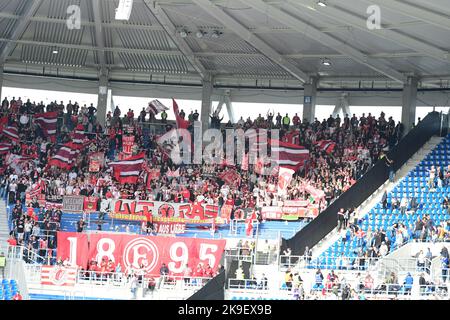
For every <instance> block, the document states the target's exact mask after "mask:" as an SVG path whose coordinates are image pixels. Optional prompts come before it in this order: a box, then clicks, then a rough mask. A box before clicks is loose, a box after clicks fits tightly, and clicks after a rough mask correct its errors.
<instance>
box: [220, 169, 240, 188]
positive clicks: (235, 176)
mask: <svg viewBox="0 0 450 320" xmlns="http://www.w3.org/2000/svg"><path fill="white" fill-rule="evenodd" d="M219 178H220V179H222V180H223V181H224V182H225V183H226V184H228V185H230V186H235V187H238V186H239V184H240V183H241V176H240V174H239V173H237V171H236V170H234V169H233V170H227V171H224V172H222V173H220V174H219Z"/></svg>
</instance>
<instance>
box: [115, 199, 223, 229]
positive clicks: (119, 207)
mask: <svg viewBox="0 0 450 320" xmlns="http://www.w3.org/2000/svg"><path fill="white" fill-rule="evenodd" d="M218 210H219V208H218V206H216V205H208V204H197V203H170V202H160V201H148V200H139V201H136V200H122V199H120V200H114V201H113V203H112V210H111V212H110V213H109V216H110V217H111V218H113V219H119V220H133V221H149V220H153V222H179V223H211V219H216V223H219V224H220V223H224V220H226V219H229V218H230V217H229V214H231V212H228V211H222V212H221V215H220V217H219V215H218Z"/></svg>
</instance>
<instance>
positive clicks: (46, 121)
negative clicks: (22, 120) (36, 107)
mask: <svg viewBox="0 0 450 320" xmlns="http://www.w3.org/2000/svg"><path fill="white" fill-rule="evenodd" d="M57 122H58V112H56V111H54V112H46V113H38V114H35V115H34V123H36V124H37V125H39V126H40V127H41V129H42V131H43V132H44V136H46V137H50V139H51V140H52V141H53V142H54V141H56V127H57Z"/></svg>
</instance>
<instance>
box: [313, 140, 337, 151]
mask: <svg viewBox="0 0 450 320" xmlns="http://www.w3.org/2000/svg"><path fill="white" fill-rule="evenodd" d="M316 145H317V146H318V147H319V148H320V150H322V151H325V152H326V153H328V154H331V153H332V152H333V150H334V148H335V147H336V142H334V141H332V140H320V141H317V142H316Z"/></svg>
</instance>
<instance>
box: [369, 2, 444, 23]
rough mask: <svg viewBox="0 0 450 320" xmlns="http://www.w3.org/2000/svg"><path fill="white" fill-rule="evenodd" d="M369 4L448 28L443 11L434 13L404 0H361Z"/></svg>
mask: <svg viewBox="0 0 450 320" xmlns="http://www.w3.org/2000/svg"><path fill="white" fill-rule="evenodd" d="M363 1H364V2H367V3H370V4H377V5H379V6H380V7H381V9H383V7H384V8H387V9H389V10H391V11H394V12H397V13H399V14H402V15H406V16H409V17H412V18H416V19H418V20H420V21H424V22H427V23H429V24H432V25H434V26H437V27H439V28H443V29H446V30H450V19H449V18H448V15H446V14H445V13H442V14H439V13H435V12H432V11H429V10H426V9H423V8H420V7H417V6H414V5H412V4H409V3H406V2H400V1H398V0H363Z"/></svg>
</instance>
